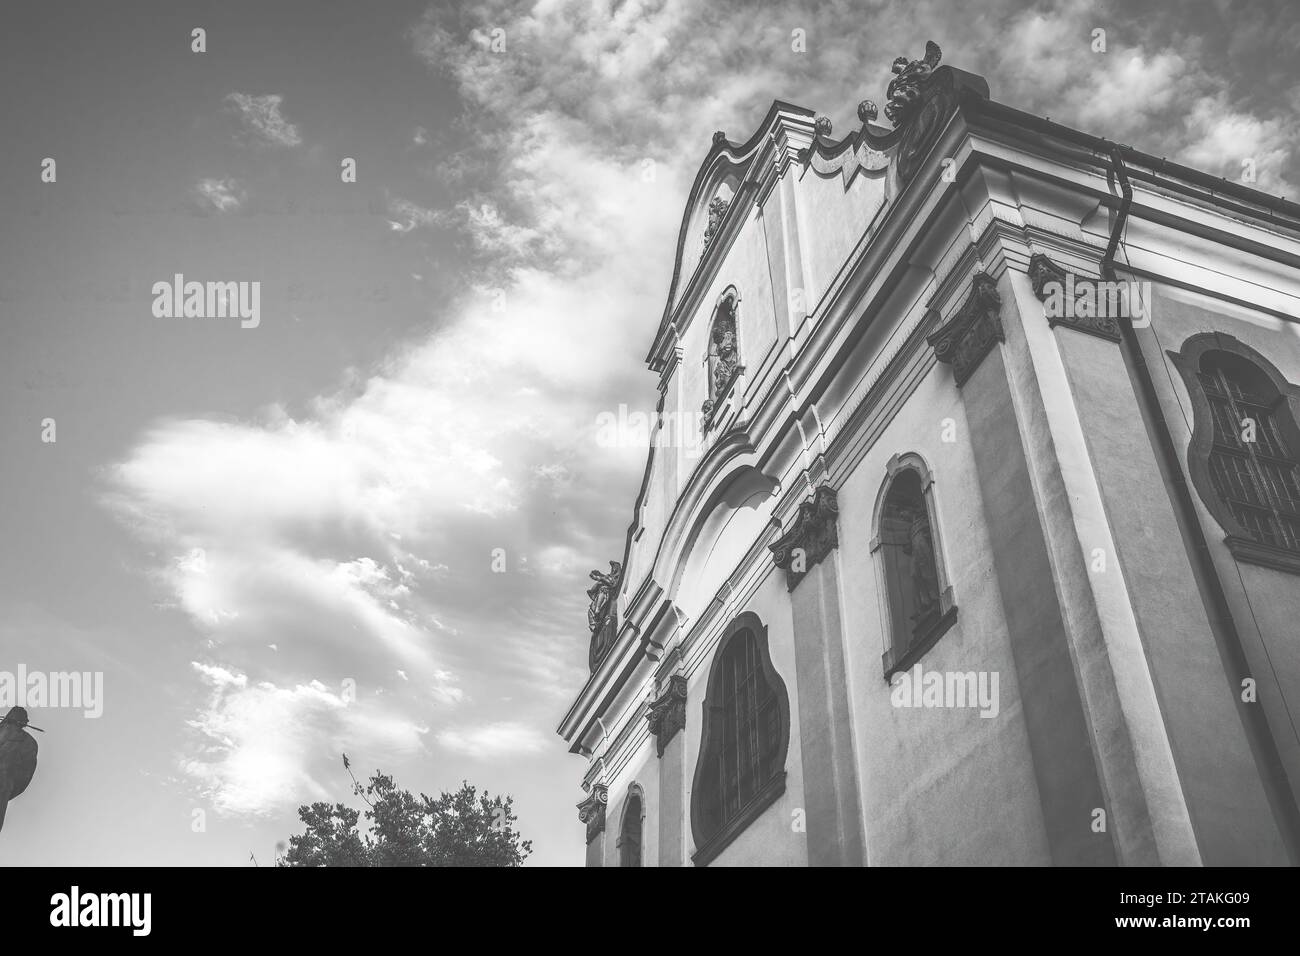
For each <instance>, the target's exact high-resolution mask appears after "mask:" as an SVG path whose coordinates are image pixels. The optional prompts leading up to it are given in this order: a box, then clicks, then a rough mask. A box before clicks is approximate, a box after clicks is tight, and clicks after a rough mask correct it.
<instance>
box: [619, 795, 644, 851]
mask: <svg viewBox="0 0 1300 956" xmlns="http://www.w3.org/2000/svg"><path fill="white" fill-rule="evenodd" d="M634 800H635V801H636V803H635V807H636V816H635V817H633V818H632V819H631V820H630V819H629V816H630V814H631V813H632V808H633V806H634V804H633V801H634ZM645 818H646V805H645V789H644V788H643V787H642V786H641V784H639V783H633V784H630V785H629V786H628V788H627V796H626V797H624V798H623V813H622V816H621V818H620V819H619V824H618V840H617V841H616V843H615V846H616V847H617V848H618V865H619V866H626V867H636V866H645ZM633 821H635V824H636V840H635V841H632V840H629V839H628V837H629V836H630V834H629V833H628V825H629V824H630V823H632V822H633ZM632 845H635V847H636V862H634V863H632V862H629V861H628V855H629V854H630V853H631V849H630V847H631V846H632Z"/></svg>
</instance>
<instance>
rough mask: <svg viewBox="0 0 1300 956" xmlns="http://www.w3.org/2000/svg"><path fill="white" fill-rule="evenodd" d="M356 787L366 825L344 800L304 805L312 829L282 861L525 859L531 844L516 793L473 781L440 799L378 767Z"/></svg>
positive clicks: (501, 862) (491, 862) (487, 862)
mask: <svg viewBox="0 0 1300 956" xmlns="http://www.w3.org/2000/svg"><path fill="white" fill-rule="evenodd" d="M344 766H345V767H348V766H349V765H348V762H347V757H346V756H345V757H344ZM350 772H351V770H350V769H349V773H350ZM352 788H353V793H354V794H355V795H356V796H359V797H361V799H362V800H363V801H364V802H365V804H366V806H367V809H366V811H365V819H366V830H365V832H362V831H360V830H358V823H359V822H360V819H361V811H360V810H356V809H353V808H352V807H349V806H347V805H345V804H342V803H336V804H332V805H331V804H329V803H324V802H318V803H313V804H312V805H311V806H302V807H299V808H298V819H299V820H300V821H301V822H302V824H303V825H304V826H305V827H306V829H305V830H304V831H303V832H302V833H300V834H297V835H295V836H291V837H290V838H289V847H288V850H287V851H286V852H285V853H284V854H283V855H282V856H280V857H279V858H278V860H277V864H278V865H279V866H521V865H522V864H523V862H524V860H525V859H527V857H528V855H529V854H531V853H532V851H533V845H532V841H531V840H523V839H521V837H520V834H519V832H518V830H516V829H515V824H516V823H517V820H516V818H515V814H514V798H512V797H509V796H507V797H505V798H504V799H503V798H502V797H500V796H496V797H492V796H489V795H488V794H487V793H486V792H484V793H482V794H480V793H478V791H477V790H476V789H475V788H474V787H473V786H471V785H470V784H469V782H468V781H462V783H461V787H460V789H459V790H457V791H456V792H454V793H447V792H445V791H444V792H443V793H442V794H441V795H440V796H438V797H437V798H436V799H435V798H433V797H429V796H426V795H425V794H420V795H419V796H418V797H416V796H415V795H413V794H412V793H411V792H410V791H409V790H401V789H399V788H398V787H397V784H396V783H394V782H393V778H392V777H390V776H387V775H386V774H383V773H381V772H379V771H376V772H375V773H374V775H373V776H371V778H370V779H369V781H367V783H366V784H365V786H362V785H361V784H360V783H358V782H357V781H356V778H353V783H352Z"/></svg>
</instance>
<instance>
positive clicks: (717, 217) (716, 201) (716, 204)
mask: <svg viewBox="0 0 1300 956" xmlns="http://www.w3.org/2000/svg"><path fill="white" fill-rule="evenodd" d="M730 205H731V203H729V202H728V201H727V200H725V199H723V198H722V197H721V196H714V197H713V199H711V200H710V201H709V224H708V226H707V227H705V229H704V248H705V249H707V248H709V243H710V242H712V241H713V236H714V235H715V234H716V233H717V231H718V227H719V226H720V225H722V220H723V219H724V218H725V217H726V215H727V208H728V207H729V206H730Z"/></svg>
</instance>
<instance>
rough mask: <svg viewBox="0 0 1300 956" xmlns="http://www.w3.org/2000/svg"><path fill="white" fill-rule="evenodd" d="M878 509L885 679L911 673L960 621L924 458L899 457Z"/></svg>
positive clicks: (876, 541) (890, 469) (873, 546)
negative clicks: (913, 665) (955, 623)
mask: <svg viewBox="0 0 1300 956" xmlns="http://www.w3.org/2000/svg"><path fill="white" fill-rule="evenodd" d="M886 470H887V475H886V478H885V483H884V485H883V486H882V487H881V491H880V497H879V499H878V501H877V503H876V519H875V520H876V523H875V527H876V537H875V539H874V540H873V541H872V542H871V551H872V553H873V554H875V555H876V559H877V569H878V579H879V582H880V586H881V594H882V595H883V596H884V602H883V603H884V605H885V606H884V607H883V608H882V610H883V612H884V617H885V624H886V627H885V632H886V647H885V652H884V654H883V655H882V662H883V664H884V670H885V679H886V680H889V678H890V677H891V676H893V674H894V673H895V672H896V671H901V670H906V669H907V668H909V667H911V666H912V664H913V663H915V662H916V660H917V659H919V658H920V657H921V655H923V654H924V653H925V652H926V651H928V650H929V649H930V648H931V647H933V646H934V643H935V642H936V641H937V640H938V639H939V638H940V637H941V636H942V635H943V633H944V631H946V630H947V629H948V628H949V627H951V626H952V623H953V621H955V620H956V618H957V607H956V605H955V604H954V603H953V596H952V588H951V587H950V586H949V582H948V575H947V571H946V570H945V568H944V562H943V552H942V549H941V548H940V546H939V529H938V522H937V521H936V520H935V509H934V482H933V480H932V479H931V477H930V470H929V469H928V468H927V467H926V465H925V462H924V460H922V459H921V457H920V456H919V455H915V454H907V455H901V456H900V455H895V456H894V457H893V458H891V459H890V461H889V464H888V466H886Z"/></svg>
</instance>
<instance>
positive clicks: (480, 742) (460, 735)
mask: <svg viewBox="0 0 1300 956" xmlns="http://www.w3.org/2000/svg"><path fill="white" fill-rule="evenodd" d="M438 743H440V744H442V746H444V747H446V748H447V749H448V750H453V751H456V752H457V753H462V754H465V755H467V756H470V757H477V758H480V759H484V760H493V759H496V758H500V757H512V756H516V755H519V754H529V753H536V752H538V751H539V750H542V749H543V748H545V747H548V746H550V740H549V737H544V736H543V735H542V734H541V733H540V732H539V731H538V729H537V728H536V727H530V726H527V725H525V724H520V723H512V722H509V721H504V722H500V723H494V724H487V725H485V726H482V727H473V728H468V729H458V730H444V731H443V732H442V733H440V734H438Z"/></svg>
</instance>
